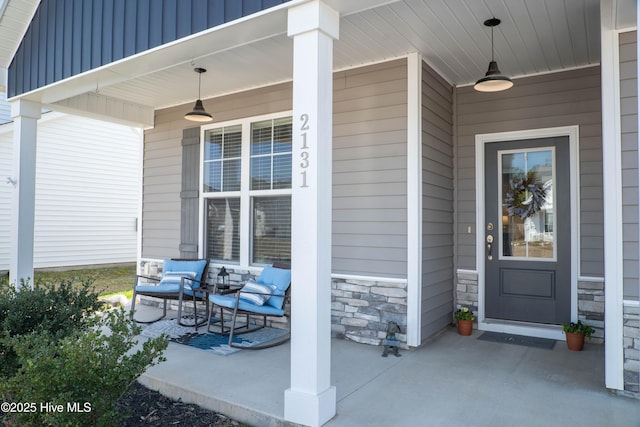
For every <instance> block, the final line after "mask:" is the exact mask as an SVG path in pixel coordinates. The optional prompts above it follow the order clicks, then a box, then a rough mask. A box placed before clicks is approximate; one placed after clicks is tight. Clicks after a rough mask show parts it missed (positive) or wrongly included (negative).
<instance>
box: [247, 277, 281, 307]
mask: <svg viewBox="0 0 640 427" xmlns="http://www.w3.org/2000/svg"><path fill="white" fill-rule="evenodd" d="M272 291H273V287H272V286H270V285H265V284H262V283H258V282H256V281H255V280H249V281H247V283H246V284H245V285H244V286H243V287H242V289H240V298H241V299H243V300H245V301H247V302H250V303H251V304H255V305H264V303H265V302H267V300H268V299H269V297H270V296H271V292H272Z"/></svg>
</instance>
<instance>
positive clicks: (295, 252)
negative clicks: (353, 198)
mask: <svg viewBox="0 0 640 427" xmlns="http://www.w3.org/2000/svg"><path fill="white" fill-rule="evenodd" d="M339 19H340V17H339V15H338V13H337V12H336V11H334V10H332V9H331V8H329V7H328V6H327V5H326V4H325V3H323V2H322V1H319V0H314V1H309V2H307V3H304V4H301V5H299V6H295V7H293V8H291V9H289V22H288V33H289V36H290V37H293V162H292V168H293V170H292V175H293V176H292V178H293V182H292V187H293V188H292V196H291V198H292V202H291V204H292V219H291V233H292V235H291V264H292V277H291V283H292V288H291V296H292V304H291V322H292V323H291V388H289V389H288V390H286V391H285V404H284V417H285V419H286V420H287V421H291V422H294V423H298V424H303V425H309V426H319V425H322V424H324V423H325V422H327V421H328V420H330V419H331V418H332V417H333V416H334V415H335V413H336V389H335V387H332V386H331V384H330V378H331V147H332V134H333V128H332V114H333V105H332V103H333V40H334V39H337V38H338V27H339Z"/></svg>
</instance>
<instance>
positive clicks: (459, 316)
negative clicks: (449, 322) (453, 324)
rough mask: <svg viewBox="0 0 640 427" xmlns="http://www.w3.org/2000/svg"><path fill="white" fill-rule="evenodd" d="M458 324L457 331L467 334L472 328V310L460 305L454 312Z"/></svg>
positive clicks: (469, 333)
mask: <svg viewBox="0 0 640 427" xmlns="http://www.w3.org/2000/svg"><path fill="white" fill-rule="evenodd" d="M455 317H456V321H457V324H458V333H459V334H460V335H464V336H469V335H471V331H472V330H473V312H472V311H471V310H469V308H468V307H462V308H460V309H458V310H456V312H455Z"/></svg>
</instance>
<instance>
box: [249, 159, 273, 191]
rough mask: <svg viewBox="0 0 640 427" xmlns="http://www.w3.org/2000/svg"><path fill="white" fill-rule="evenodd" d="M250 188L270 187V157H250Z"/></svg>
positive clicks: (266, 188) (264, 188) (261, 188)
mask: <svg viewBox="0 0 640 427" xmlns="http://www.w3.org/2000/svg"><path fill="white" fill-rule="evenodd" d="M251 189H252V190H269V189H271V157H270V156H267V157H265V156H263V157H255V158H253V159H251Z"/></svg>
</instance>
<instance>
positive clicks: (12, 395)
mask: <svg viewBox="0 0 640 427" xmlns="http://www.w3.org/2000/svg"><path fill="white" fill-rule="evenodd" d="M98 319H99V320H98V322H97V323H96V325H95V326H94V327H91V328H84V329H82V328H80V329H77V330H75V331H73V332H72V333H70V334H68V335H67V336H66V337H63V338H60V337H56V336H55V333H53V332H52V331H49V330H45V329H42V330H40V331H39V332H35V333H32V334H27V335H22V336H15V337H13V338H11V339H10V340H9V341H10V343H11V344H12V348H13V349H14V350H15V353H16V355H17V358H18V362H19V365H20V369H19V370H18V371H17V373H16V375H14V376H13V377H11V378H9V379H8V380H7V381H6V382H4V383H0V397H1V398H2V400H3V401H5V402H35V403H36V405H37V407H36V410H35V411H33V412H30V413H12V414H10V416H11V417H13V418H12V419H11V420H10V421H11V422H16V423H17V424H18V425H26V426H45V425H54V426H62V425H64V426H112V425H117V421H118V420H119V418H120V417H121V414H119V413H118V412H117V410H116V406H115V403H116V401H117V400H118V398H119V397H120V396H121V395H122V394H123V393H124V391H125V390H126V389H127V388H128V387H129V385H130V384H131V383H132V382H133V381H134V380H135V379H136V378H138V376H140V375H141V374H142V373H143V372H144V371H145V370H146V368H147V367H148V366H151V365H154V364H156V363H158V362H160V361H162V360H164V358H163V357H162V352H163V351H164V350H165V349H166V347H167V342H168V341H167V339H166V337H160V338H156V339H151V340H148V341H145V342H144V343H143V344H142V346H141V348H140V349H138V351H135V352H134V351H132V349H133V348H134V346H135V345H136V339H135V337H136V335H138V334H139V333H140V327H139V326H137V325H135V324H133V323H131V322H129V321H128V320H127V318H126V315H125V313H124V310H122V309H118V310H111V311H109V312H108V313H107V314H105V315H104V316H98ZM47 403H48V404H49V405H51V406H49V407H48V408H56V407H58V406H57V405H62V406H61V407H60V408H62V409H63V410H62V411H60V412H58V411H52V410H49V409H46V408H44V409H43V408H42V407H41V405H42V404H47ZM69 405H72V406H71V407H70V406H69ZM73 405H75V406H73ZM78 410H82V411H84V412H78Z"/></svg>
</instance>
